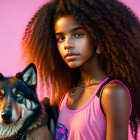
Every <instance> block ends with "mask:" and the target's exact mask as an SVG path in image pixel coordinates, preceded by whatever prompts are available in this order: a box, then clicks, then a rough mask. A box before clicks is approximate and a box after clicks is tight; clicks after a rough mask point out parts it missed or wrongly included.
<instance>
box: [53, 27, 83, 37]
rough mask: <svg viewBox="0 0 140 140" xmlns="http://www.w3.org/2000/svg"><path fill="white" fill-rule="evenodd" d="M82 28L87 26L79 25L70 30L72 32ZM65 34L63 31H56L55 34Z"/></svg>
mask: <svg viewBox="0 0 140 140" xmlns="http://www.w3.org/2000/svg"><path fill="white" fill-rule="evenodd" d="M80 29H85V27H82V26H78V27H75V28H73V29H72V30H70V32H74V31H76V30H80ZM63 34H64V33H63V32H58V33H55V35H63Z"/></svg>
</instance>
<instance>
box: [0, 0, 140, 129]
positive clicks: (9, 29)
mask: <svg viewBox="0 0 140 140" xmlns="http://www.w3.org/2000/svg"><path fill="white" fill-rule="evenodd" d="M47 1H48V0H0V72H1V73H3V74H4V75H6V76H11V75H14V74H15V73H16V72H18V71H20V70H22V68H23V65H21V64H19V58H20V54H21V38H22V35H23V32H24V30H25V27H26V25H27V24H28V21H29V20H30V18H31V17H32V16H33V14H34V13H35V11H36V10H37V9H38V8H39V7H40V6H41V5H42V4H44V3H45V2H47ZM120 1H122V2H124V3H125V4H126V5H128V6H129V7H130V8H131V9H132V10H133V11H134V13H135V14H136V15H137V16H138V17H139V18H140V8H139V6H140V0H120ZM44 95H45V94H44ZM44 95H40V98H42V97H43V96H44ZM139 132H140V131H139Z"/></svg>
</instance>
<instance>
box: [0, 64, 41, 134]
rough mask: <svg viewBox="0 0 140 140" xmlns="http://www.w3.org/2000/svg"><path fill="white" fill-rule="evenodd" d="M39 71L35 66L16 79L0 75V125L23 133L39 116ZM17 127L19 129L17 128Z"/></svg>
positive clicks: (32, 65) (28, 67)
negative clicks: (37, 90)
mask: <svg viewBox="0 0 140 140" xmlns="http://www.w3.org/2000/svg"><path fill="white" fill-rule="evenodd" d="M36 85H37V71H36V67H35V65H34V64H30V65H29V66H27V67H26V68H25V69H24V70H23V71H22V72H20V73H17V74H16V76H15V77H4V76H3V75H2V74H0V125H1V126H5V127H6V126H14V127H15V129H17V130H20V131H23V129H26V128H27V127H28V126H29V124H30V123H32V121H33V120H34V119H35V118H36V116H37V115H39V112H40V110H41V105H40V103H39V101H38V99H37V95H36V92H35V90H36ZM16 127H17V128H16Z"/></svg>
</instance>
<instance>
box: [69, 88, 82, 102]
mask: <svg viewBox="0 0 140 140" xmlns="http://www.w3.org/2000/svg"><path fill="white" fill-rule="evenodd" d="M83 93H84V88H82V87H81V86H77V87H74V88H72V89H71V90H70V91H69V97H70V98H71V99H73V100H77V99H78V98H79V97H80V96H81V95H82V94H83Z"/></svg>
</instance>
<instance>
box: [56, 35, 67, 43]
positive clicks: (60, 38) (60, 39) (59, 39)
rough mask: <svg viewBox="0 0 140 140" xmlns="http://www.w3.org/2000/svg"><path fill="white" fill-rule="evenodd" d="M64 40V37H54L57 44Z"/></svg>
mask: <svg viewBox="0 0 140 140" xmlns="http://www.w3.org/2000/svg"><path fill="white" fill-rule="evenodd" d="M64 39H65V37H64V36H59V37H56V40H57V42H61V41H63V40H64Z"/></svg>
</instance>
